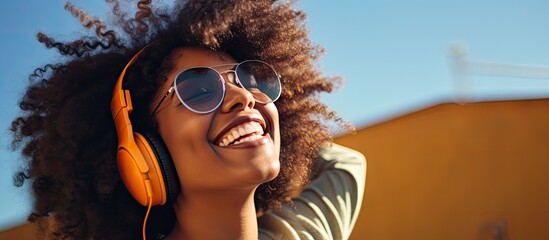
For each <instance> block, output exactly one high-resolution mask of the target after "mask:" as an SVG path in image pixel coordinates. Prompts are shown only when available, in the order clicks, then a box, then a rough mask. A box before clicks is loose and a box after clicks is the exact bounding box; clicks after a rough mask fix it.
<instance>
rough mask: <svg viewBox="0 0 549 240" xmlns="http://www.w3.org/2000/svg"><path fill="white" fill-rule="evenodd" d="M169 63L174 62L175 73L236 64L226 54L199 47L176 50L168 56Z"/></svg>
mask: <svg viewBox="0 0 549 240" xmlns="http://www.w3.org/2000/svg"><path fill="white" fill-rule="evenodd" d="M168 61H170V62H172V64H173V66H174V70H175V71H177V70H181V69H185V68H191V67H197V66H217V65H224V64H233V63H236V61H235V60H234V59H233V58H232V57H231V56H229V55H228V54H226V53H220V52H215V51H212V50H210V49H205V48H199V47H179V48H176V49H174V50H173V51H172V52H171V54H170V55H169V56H168Z"/></svg>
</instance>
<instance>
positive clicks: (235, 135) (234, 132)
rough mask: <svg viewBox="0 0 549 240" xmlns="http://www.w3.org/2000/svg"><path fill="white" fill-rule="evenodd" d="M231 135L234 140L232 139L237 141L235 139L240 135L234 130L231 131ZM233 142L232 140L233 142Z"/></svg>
mask: <svg viewBox="0 0 549 240" xmlns="http://www.w3.org/2000/svg"><path fill="white" fill-rule="evenodd" d="M231 135H233V138H234V139H237V138H239V137H240V133H238V131H236V130H233V132H232V134H231ZM233 141H234V140H233ZM231 142H232V141H231Z"/></svg>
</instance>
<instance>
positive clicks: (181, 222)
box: [167, 189, 258, 240]
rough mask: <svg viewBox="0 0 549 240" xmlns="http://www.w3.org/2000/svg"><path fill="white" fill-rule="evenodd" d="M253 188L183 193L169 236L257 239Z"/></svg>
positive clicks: (173, 237)
mask: <svg viewBox="0 0 549 240" xmlns="http://www.w3.org/2000/svg"><path fill="white" fill-rule="evenodd" d="M254 190H255V189H252V190H251V191H250V190H238V191H215V192H203V193H192V194H187V197H185V196H182V195H183V194H181V195H180V197H179V198H178V200H177V203H176V204H175V207H174V208H175V213H176V217H177V223H176V224H175V226H174V229H173V231H172V232H171V233H170V235H169V236H168V238H167V239H168V240H173V239H186V240H193V239H241V240H245V239H257V237H258V236H257V233H258V232H257V217H256V212H255V204H254V198H253V197H254ZM191 195H192V197H190V196H191Z"/></svg>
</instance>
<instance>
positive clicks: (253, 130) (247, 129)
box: [244, 124, 255, 132]
mask: <svg viewBox="0 0 549 240" xmlns="http://www.w3.org/2000/svg"><path fill="white" fill-rule="evenodd" d="M244 127H245V128H246V132H255V129H254V127H252V125H251V124H246V125H245V126H244Z"/></svg>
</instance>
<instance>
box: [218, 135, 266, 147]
mask: <svg viewBox="0 0 549 240" xmlns="http://www.w3.org/2000/svg"><path fill="white" fill-rule="evenodd" d="M270 142H271V135H269V134H268V133H266V134H265V135H263V136H262V137H261V138H259V139H256V140H252V141H247V142H243V143H239V144H236V145H234V144H233V145H229V146H225V147H223V148H254V147H258V146H261V145H265V144H267V143H270Z"/></svg>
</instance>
